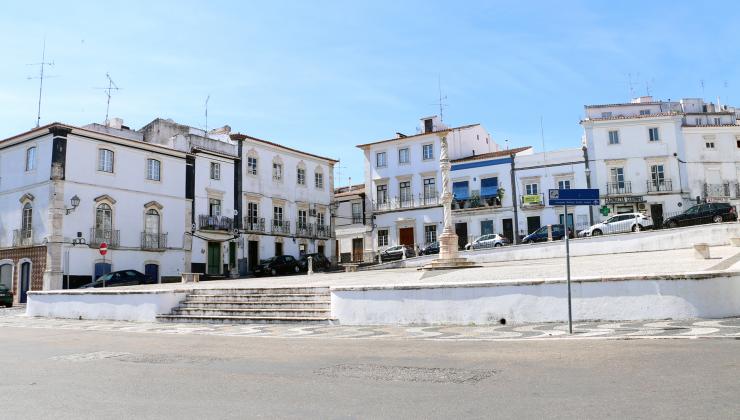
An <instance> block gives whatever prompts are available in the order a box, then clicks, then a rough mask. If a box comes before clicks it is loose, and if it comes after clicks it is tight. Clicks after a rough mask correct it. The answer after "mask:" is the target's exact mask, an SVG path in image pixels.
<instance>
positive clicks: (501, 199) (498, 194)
mask: <svg viewBox="0 0 740 420" xmlns="http://www.w3.org/2000/svg"><path fill="white" fill-rule="evenodd" d="M505 193H506V190H505V189H503V188H499V189H498V191H496V199H497V200H498V205H499V206H500V205H501V204H502V203H503V202H504V194H505Z"/></svg>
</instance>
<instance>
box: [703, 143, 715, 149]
mask: <svg viewBox="0 0 740 420" xmlns="http://www.w3.org/2000/svg"><path fill="white" fill-rule="evenodd" d="M704 145H705V146H706V147H707V149H714V142H713V141H708V142H706V143H705V144H704Z"/></svg>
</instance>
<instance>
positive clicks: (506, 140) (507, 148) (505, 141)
mask: <svg viewBox="0 0 740 420" xmlns="http://www.w3.org/2000/svg"><path fill="white" fill-rule="evenodd" d="M504 143H505V144H506V150H509V139H505V140H504Z"/></svg>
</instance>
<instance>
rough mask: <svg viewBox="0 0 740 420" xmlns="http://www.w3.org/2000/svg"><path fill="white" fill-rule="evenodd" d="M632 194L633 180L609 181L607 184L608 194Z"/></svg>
mask: <svg viewBox="0 0 740 420" xmlns="http://www.w3.org/2000/svg"><path fill="white" fill-rule="evenodd" d="M620 194H632V182H630V181H622V182H608V183H607V184H606V195H620Z"/></svg>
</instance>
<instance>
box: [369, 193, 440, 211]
mask: <svg viewBox="0 0 740 420" xmlns="http://www.w3.org/2000/svg"><path fill="white" fill-rule="evenodd" d="M439 204H441V201H440V199H439V196H437V193H436V192H435V193H433V194H426V195H425V194H418V195H416V196H414V195H411V194H409V195H404V196H401V197H399V196H396V197H391V198H390V199H389V200H388V201H385V202H379V201H373V210H374V211H391V210H402V209H413V208H420V207H429V206H437V205H439Z"/></svg>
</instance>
